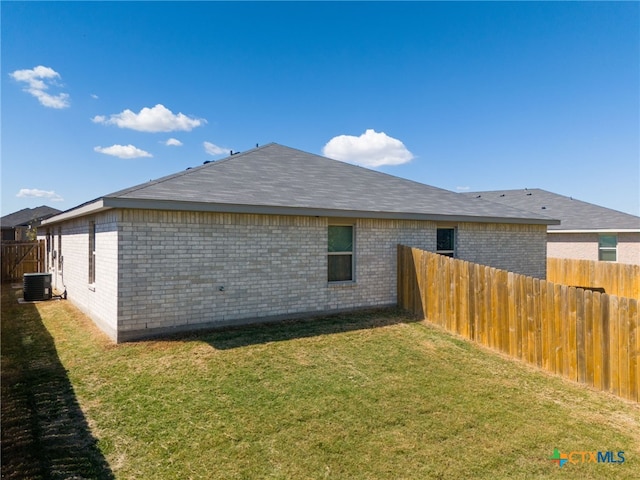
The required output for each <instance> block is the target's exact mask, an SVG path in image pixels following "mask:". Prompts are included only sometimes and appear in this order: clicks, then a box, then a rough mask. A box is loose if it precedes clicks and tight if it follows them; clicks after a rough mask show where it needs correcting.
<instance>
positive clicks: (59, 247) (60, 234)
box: [58, 227, 62, 270]
mask: <svg viewBox="0 0 640 480" xmlns="http://www.w3.org/2000/svg"><path fill="white" fill-rule="evenodd" d="M58 270H62V227H58Z"/></svg>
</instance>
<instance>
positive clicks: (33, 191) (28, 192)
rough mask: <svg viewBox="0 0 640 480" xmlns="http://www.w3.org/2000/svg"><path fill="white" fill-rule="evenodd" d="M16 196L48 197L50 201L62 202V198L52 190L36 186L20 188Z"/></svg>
mask: <svg viewBox="0 0 640 480" xmlns="http://www.w3.org/2000/svg"><path fill="white" fill-rule="evenodd" d="M16 197H20V198H48V199H49V200H51V201H52V202H62V201H63V200H64V199H63V198H62V197H61V196H60V195H58V194H57V193H56V192H54V191H53V190H38V189H37V188H21V189H20V191H19V192H18V193H17V195H16Z"/></svg>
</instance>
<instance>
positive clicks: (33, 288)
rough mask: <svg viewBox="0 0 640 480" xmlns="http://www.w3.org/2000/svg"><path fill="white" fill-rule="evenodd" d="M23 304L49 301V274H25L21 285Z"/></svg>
mask: <svg viewBox="0 0 640 480" xmlns="http://www.w3.org/2000/svg"><path fill="white" fill-rule="evenodd" d="M22 295H23V297H24V300H25V302H34V301H37V300H51V274H50V273H25V274H24V277H23V284H22Z"/></svg>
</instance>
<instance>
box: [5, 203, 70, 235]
mask: <svg viewBox="0 0 640 480" xmlns="http://www.w3.org/2000/svg"><path fill="white" fill-rule="evenodd" d="M58 213H60V210H58V209H57V208H51V207H47V206H46V205H42V206H40V207H36V208H23V209H22V210H19V211H17V212H14V213H10V214H9V215H5V216H4V217H2V218H0V225H1V226H2V241H3V242H5V241H27V240H30V238H29V236H30V235H29V232H30V231H31V230H33V232H34V235H33V238H31V240H33V239H35V231H36V230H35V229H37V228H38V226H39V225H40V222H41V221H42V220H45V219H47V218H49V217H52V216H54V215H56V214H58Z"/></svg>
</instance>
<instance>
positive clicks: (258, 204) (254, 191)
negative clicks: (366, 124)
mask: <svg viewBox="0 0 640 480" xmlns="http://www.w3.org/2000/svg"><path fill="white" fill-rule="evenodd" d="M98 201H101V202H102V204H103V206H104V207H105V208H106V207H128V208H161V209H162V208H168V209H174V210H176V209H180V210H202V211H227V212H243V213H273V214H277V213H283V214H297V213H298V214H301V215H322V216H340V217H347V216H354V217H355V216H358V217H363V218H395V219H433V220H452V221H454V220H455V221H464V220H469V221H480V222H490V221H501V222H507V223H534V224H549V223H554V221H553V220H552V219H550V218H549V217H547V216H545V215H542V214H533V213H530V212H525V211H521V210H517V209H515V208H513V207H510V206H507V205H500V204H496V203H493V202H488V201H484V200H482V199H473V198H467V197H464V196H462V195H458V194H457V193H454V192H451V191H448V190H443V189H441V188H436V187H431V186H428V185H424V184H421V183H417V182H414V181H411V180H406V179H402V178H398V177H394V176H391V175H387V174H384V173H380V172H376V171H373V170H369V169H366V168H362V167H358V166H354V165H350V164H347V163H344V162H340V161H337V160H331V159H328V158H325V157H322V156H319V155H314V154H310V153H306V152H302V151H300V150H296V149H293V148H289V147H284V146H282V145H278V144H274V143H271V144H268V145H265V146H263V147H260V148H255V149H253V150H249V151H247V152H244V153H239V154H235V155H232V156H230V157H228V158H226V159H223V160H219V161H216V162H211V163H208V164H206V165H202V166H199V167H196V168H192V169H188V170H186V171H182V172H180V173H177V174H174V175H169V176H167V177H164V178H160V179H158V180H153V181H150V182H147V183H144V184H141V185H137V186H135V187H131V188H127V189H125V190H120V191H118V192H114V193H111V194H109V195H105V196H104V197H101V199H98V200H96V202H98ZM87 205H88V204H85V205H84V206H80V207H76V208H85V209H86V208H87V207H86V206H87ZM65 213H66V212H65ZM68 216H69V215H64V217H65V218H67V217H68ZM54 221H55V219H54Z"/></svg>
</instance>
